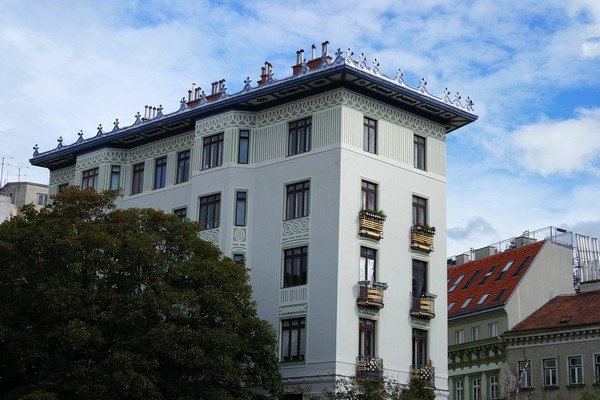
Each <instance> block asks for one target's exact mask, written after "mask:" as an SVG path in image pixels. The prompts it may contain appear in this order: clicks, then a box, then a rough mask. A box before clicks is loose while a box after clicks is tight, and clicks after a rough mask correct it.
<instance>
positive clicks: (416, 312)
mask: <svg viewBox="0 0 600 400" xmlns="http://www.w3.org/2000/svg"><path fill="white" fill-rule="evenodd" d="M436 297H437V296H436V295H435V294H431V293H421V295H420V296H415V295H412V294H411V305H410V315H412V316H413V317H417V318H425V319H432V318H434V317H435V298H436Z"/></svg>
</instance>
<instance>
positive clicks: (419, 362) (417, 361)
mask: <svg viewBox="0 0 600 400" xmlns="http://www.w3.org/2000/svg"><path fill="white" fill-rule="evenodd" d="M412 345H413V349H412V362H413V365H416V366H417V368H423V367H425V366H426V365H427V358H428V357H427V331H424V330H421V329H413V338H412Z"/></svg>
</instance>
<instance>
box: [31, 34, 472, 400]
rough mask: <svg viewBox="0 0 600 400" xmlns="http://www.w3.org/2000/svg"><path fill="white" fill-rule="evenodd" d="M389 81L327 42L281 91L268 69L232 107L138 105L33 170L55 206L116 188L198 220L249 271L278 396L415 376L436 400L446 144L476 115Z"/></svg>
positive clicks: (199, 96) (218, 101)
mask: <svg viewBox="0 0 600 400" xmlns="http://www.w3.org/2000/svg"><path fill="white" fill-rule="evenodd" d="M399 72H400V73H399V74H398V75H397V76H396V77H388V76H386V75H384V74H383V73H382V72H381V71H380V70H379V64H378V63H377V62H376V61H375V62H374V63H373V64H372V66H370V67H369V66H367V62H366V57H364V55H361V57H360V58H358V60H355V59H354V58H353V53H352V52H350V50H348V52H346V54H345V55H344V53H343V52H341V51H340V50H338V51H337V52H336V53H335V55H331V56H330V55H329V51H328V42H325V43H323V44H322V48H321V52H320V54H315V48H314V46H313V51H312V58H311V60H310V61H308V62H306V61H305V59H304V52H303V51H298V52H297V53H296V65H295V66H293V67H292V76H290V77H288V78H285V79H281V80H276V79H274V77H273V73H272V66H271V65H270V64H269V63H265V66H264V67H263V68H262V75H261V78H260V81H259V82H258V85H255V86H253V85H251V83H250V80H249V79H246V81H245V84H246V86H245V87H244V89H243V90H242V91H240V92H239V93H234V94H230V93H228V92H227V88H226V86H225V81H224V80H221V81H218V82H214V83H213V84H212V88H211V91H210V94H204V92H203V91H202V90H201V89H200V88H199V87H195V86H194V87H192V90H190V91H188V94H187V98H184V99H182V101H181V106H180V108H179V110H177V111H175V112H173V113H171V114H164V113H163V111H162V107H159V108H154V107H146V111H145V114H144V116H142V115H140V114H138V117H137V119H136V121H135V122H134V124H133V125H131V126H128V127H123V128H122V127H119V124H118V123H117V122H115V128H114V129H113V130H112V131H110V132H104V131H103V130H102V129H101V128H99V130H98V134H97V135H96V136H94V137H91V138H88V139H84V138H83V136H82V135H81V136H80V138H79V140H78V141H77V142H76V143H73V144H71V145H64V144H63V143H62V141H60V142H59V146H58V148H56V149H53V150H50V151H47V152H43V153H42V152H38V149H37V146H36V151H35V153H34V156H33V158H32V160H31V162H32V164H33V165H36V166H42V167H47V168H49V169H50V191H51V193H54V192H56V191H58V190H60V188H61V187H62V186H63V185H80V186H82V187H94V188H96V189H98V190H101V189H108V188H119V187H120V188H123V190H124V198H123V199H122V200H120V201H119V203H118V205H119V206H121V207H154V208H159V209H163V210H165V211H167V212H174V213H176V214H177V215H179V216H181V217H182V218H183V217H187V218H189V219H192V220H199V221H200V222H201V224H202V226H203V228H204V230H203V231H202V232H201V237H202V238H204V239H206V240H208V241H211V242H213V243H214V244H216V245H217V246H219V247H220V248H221V250H222V251H223V252H224V253H225V254H227V255H230V256H231V257H233V258H234V259H238V258H242V257H243V258H245V259H246V262H247V265H248V266H249V268H250V269H251V280H252V285H253V288H254V297H255V299H256V301H257V304H258V311H259V315H260V317H262V318H264V319H266V320H268V321H269V322H270V323H272V324H273V326H274V327H275V329H276V330H277V331H278V334H279V346H280V357H281V358H280V360H281V371H282V375H283V379H284V384H285V385H286V393H287V398H289V399H294V398H301V396H302V395H300V394H299V392H300V391H301V390H300V389H301V388H308V389H310V390H311V391H312V392H313V393H320V392H321V389H322V388H323V387H324V385H331V383H332V381H333V379H334V376H335V375H340V374H341V375H355V374H356V375H358V376H361V377H366V376H383V375H385V376H389V377H392V378H395V379H397V380H399V381H400V382H406V381H408V380H409V379H410V377H411V376H413V375H411V374H420V375H421V376H424V377H425V378H427V379H428V382H429V383H430V384H431V386H432V387H435V389H436V392H437V393H438V396H439V397H447V396H448V384H447V377H448V373H447V341H446V337H447V322H446V312H445V305H446V273H445V271H446V188H445V187H446V141H445V139H446V134H447V133H448V132H450V131H453V130H455V129H457V128H460V127H462V126H464V125H466V124H468V123H471V122H473V121H474V120H476V118H477V116H476V115H475V114H474V113H473V110H472V103H471V101H470V100H469V99H467V100H466V101H465V100H461V99H460V96H459V95H458V94H457V95H456V96H454V99H450V94H449V92H448V91H447V90H446V91H445V93H444V95H443V96H441V97H435V96H432V95H431V94H429V93H428V92H427V89H426V82H425V81H424V80H423V81H422V82H421V85H420V86H419V87H414V88H413V87H410V86H408V85H407V84H406V83H405V82H404V81H403V75H402V73H401V70H399ZM461 101H462V103H461ZM361 210H373V211H374V212H365V211H361ZM381 210H385V213H386V214H387V219H385V217H383V218H382V217H381V213H380V212H379V213H378V211H381ZM384 220H385V222H384ZM417 225H418V227H416V226H417ZM429 226H431V227H433V226H435V227H436V228H437V229H430V228H429ZM386 288H387V289H386ZM384 289H386V290H385V292H384ZM412 293H414V294H415V300H413V297H412ZM436 296H437V298H436ZM434 302H435V303H437V304H438V305H440V306H439V313H438V314H437V315H436V314H435V311H434V309H433V306H434ZM384 305H385V307H384ZM428 360H430V362H429V364H428ZM433 371H434V372H433ZM432 373H434V376H431V377H430V376H429V375H430V374H432Z"/></svg>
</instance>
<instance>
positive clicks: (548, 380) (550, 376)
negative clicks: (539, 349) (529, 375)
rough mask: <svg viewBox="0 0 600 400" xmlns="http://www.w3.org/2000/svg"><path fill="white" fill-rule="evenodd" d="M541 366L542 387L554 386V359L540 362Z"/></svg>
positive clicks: (555, 380) (555, 383)
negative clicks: (542, 369)
mask: <svg viewBox="0 0 600 400" xmlns="http://www.w3.org/2000/svg"><path fill="white" fill-rule="evenodd" d="M542 366H543V368H544V386H546V387H548V386H556V385H557V382H558V381H557V379H556V358H547V359H545V360H542Z"/></svg>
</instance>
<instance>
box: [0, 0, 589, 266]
mask: <svg viewBox="0 0 600 400" xmlns="http://www.w3.org/2000/svg"><path fill="white" fill-rule="evenodd" d="M2 3H3V12H2V13H1V14H0V54H1V56H0V92H1V96H0V156H4V157H6V158H5V167H4V173H3V176H2V182H5V181H6V180H7V179H8V180H9V181H15V180H17V178H18V176H17V175H18V172H19V166H20V167H21V169H20V173H21V180H27V181H33V182H47V180H48V173H47V171H46V170H44V169H40V168H36V167H31V166H29V167H28V168H26V167H27V166H28V165H29V162H28V160H29V158H30V157H31V155H32V152H33V150H32V147H33V145H35V144H38V145H39V147H40V151H46V150H49V149H52V148H54V147H56V145H57V139H58V137H59V136H62V137H63V138H64V141H65V143H72V142H74V141H76V139H77V132H79V130H83V132H84V134H85V136H84V137H89V136H92V135H95V133H96V127H97V126H98V124H102V125H103V126H104V127H108V128H112V123H113V121H114V120H115V118H118V119H119V121H121V126H126V125H130V124H132V123H133V121H134V115H135V114H136V113H137V112H138V111H140V112H142V113H143V109H144V106H145V105H154V106H158V105H160V104H162V105H163V107H164V109H165V112H172V111H175V110H176V109H177V108H178V107H179V100H180V99H181V97H183V96H184V95H186V93H187V90H188V89H189V88H190V87H191V83H192V82H194V83H196V84H198V85H199V86H201V87H202V88H203V89H210V84H211V82H214V81H217V80H220V79H226V80H227V87H228V90H229V91H230V92H232V93H234V92H237V91H239V90H241V88H242V87H243V81H244V79H245V78H246V77H247V76H249V77H250V78H251V79H252V80H253V84H256V81H257V80H258V77H259V75H260V67H261V66H262V65H264V62H265V61H269V62H271V63H272V64H273V70H274V73H275V75H274V77H275V79H277V78H284V77H287V76H289V75H290V74H291V68H290V67H291V65H292V64H293V63H294V62H295V55H296V50H298V49H301V48H303V49H305V50H306V51H307V52H309V49H310V46H311V44H313V43H316V44H317V46H319V45H320V43H321V42H322V41H324V40H328V41H329V42H330V43H331V44H330V49H331V50H332V52H333V51H335V49H337V48H341V49H342V50H344V51H345V50H346V49H347V48H348V47H350V48H351V49H352V50H353V51H354V52H355V54H360V53H361V52H364V53H365V54H366V56H367V62H372V60H373V59H374V58H377V60H378V61H379V63H380V69H381V70H382V71H383V72H384V73H386V74H388V75H391V76H395V74H396V71H397V69H398V68H402V69H403V71H404V73H405V81H407V83H408V84H410V85H412V86H418V84H419V81H420V79H421V78H425V79H426V80H427V88H428V90H429V92H430V93H432V94H434V95H437V96H442V94H443V91H444V89H445V88H448V89H449V90H450V91H451V92H452V93H455V92H457V91H460V93H461V96H462V97H463V99H466V98H467V96H468V97H470V98H471V99H472V100H473V101H474V103H475V106H474V107H475V112H476V113H477V114H478V115H479V119H478V120H477V121H476V122H475V123H473V124H471V125H470V126H468V127H466V128H463V129H461V130H458V131H456V132H453V133H451V134H449V135H448V171H447V172H448V188H447V192H448V221H447V222H448V253H449V255H453V254H457V253H461V252H463V251H466V250H468V249H469V248H471V247H473V248H478V247H481V246H484V245H487V244H489V243H493V242H497V241H500V240H503V239H506V238H509V237H512V236H517V235H519V234H521V233H522V232H523V231H525V230H536V229H540V228H543V227H546V226H549V225H553V226H559V227H563V228H567V229H571V230H573V231H575V232H578V233H583V234H587V235H590V236H593V237H598V236H600V201H599V199H600V185H598V180H599V174H600V73H599V71H600V2H598V1H597V0H560V1H559V0H556V1H555V0H545V1H543V2H540V1H539V0H536V1H530V0H520V1H516V0H512V1H504V0H495V1H487V0H480V1H463V2H450V1H445V0H444V1H442V0H422V1H419V2H415V1H409V0H406V1H399V0H393V1H391V0H390V1H388V0H378V1H354V0H329V1H326V2H325V1H307V0H303V1H300V0H288V1H279V0H269V1H266V0H264V1H263V0H256V1H253V2H246V1H206V0H205V1H202V0H200V1H192V2H190V1H187V2H175V1H167V0H164V1H162V0H153V1H134V0H114V1H113V0H107V1H102V2H92V1H78V2H72V1H66V0H65V1H60V0H54V1H53V0H51V1H42V0H39V1H38V0H3V2H2ZM9 157H12V158H9ZM386 211H387V210H386Z"/></svg>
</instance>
